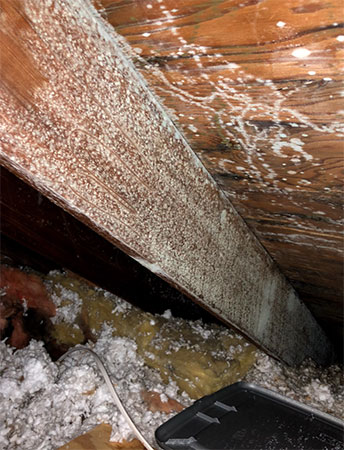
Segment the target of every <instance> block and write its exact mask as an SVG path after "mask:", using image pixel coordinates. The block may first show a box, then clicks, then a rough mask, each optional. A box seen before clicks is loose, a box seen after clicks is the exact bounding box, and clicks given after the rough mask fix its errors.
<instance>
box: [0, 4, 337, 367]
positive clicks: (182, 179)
mask: <svg viewBox="0 0 344 450" xmlns="http://www.w3.org/2000/svg"><path fill="white" fill-rule="evenodd" d="M0 9H1V17H0V20H1V30H2V34H1V48H2V51H1V55H2V56H1V57H2V59H3V61H5V62H9V61H11V62H13V63H12V64H1V61H0V67H1V70H2V72H4V73H6V76H2V77H1V81H0V115H1V125H0V127H1V135H0V144H1V161H2V164H3V165H5V166H6V167H8V168H9V169H10V170H11V171H13V172H15V173H16V174H17V175H18V176H19V177H22V178H23V179H25V180H26V181H27V182H28V183H29V184H31V185H33V186H34V187H36V188H37V189H38V190H39V191H41V192H42V193H44V194H45V195H47V196H48V197H49V198H50V199H51V200H52V201H54V202H55V203H57V204H58V205H60V206H62V207H63V208H65V209H66V210H67V211H69V212H70V213H71V214H72V215H74V216H75V217H77V218H79V219H81V220H82V221H83V222H85V223H86V224H88V225H89V226H90V227H92V228H93V229H94V230H96V231H97V232H98V233H99V234H102V235H103V236H104V237H106V238H107V239H108V240H109V241H110V242H113V243H115V244H116V245H118V246H119V247H120V248H122V249H123V250H124V251H125V252H126V253H128V254H129V255H130V256H132V257H133V258H134V259H136V260H137V261H138V262H140V263H141V264H142V265H144V266H145V267H147V268H148V269H150V270H151V271H152V272H154V273H156V274H158V275H159V276H160V277H162V278H164V279H165V280H167V281H169V282H170V283H172V284H173V285H175V286H177V287H178V288H179V289H180V290H181V291H183V292H185V293H186V294H187V295H189V296H190V297H191V298H193V299H194V300H195V301H197V302H199V303H201V304H202V305H204V306H205V307H206V308H207V309H209V310H210V311H211V312H213V313H215V314H218V315H220V316H221V317H222V319H223V320H225V321H226V322H228V323H229V324H231V325H232V326H234V327H236V328H238V329H240V330H241V331H242V332H243V333H244V334H246V335H247V336H248V337H250V338H251V339H253V340H254V341H255V342H257V343H258V345H260V346H262V347H263V348H265V349H266V350H267V351H268V352H269V353H271V354H272V355H274V356H276V357H278V358H280V359H282V360H284V361H286V362H287V363H290V364H295V363H299V362H301V361H302V360H303V359H304V358H305V357H308V356H309V357H312V358H314V359H315V360H316V361H318V362H326V361H328V359H331V357H332V348H331V345H330V344H329V342H328V340H327V338H326V337H325V335H324V334H323V332H322V330H321V329H320V327H319V326H318V324H317V323H316V321H315V320H314V319H313V317H312V316H311V314H310V313H309V311H308V309H307V308H306V307H305V306H304V305H303V304H302V303H301V302H300V301H299V299H298V297H297V296H296V294H295V292H294V290H293V289H292V287H291V286H290V285H289V284H288V283H287V282H286V280H285V278H284V277H283V276H282V275H281V273H280V272H279V270H278V269H277V267H276V266H275V265H274V263H273V262H272V260H271V259H270V257H269V256H268V254H267V253H266V252H265V251H264V250H263V248H262V247H261V245H260V244H259V243H258V241H257V240H256V238H255V237H254V236H253V235H252V233H251V232H250V231H249V229H248V228H247V226H246V225H245V223H244V222H243V221H242V219H241V218H240V216H239V215H238V214H237V213H236V211H235V210H234V208H233V207H232V206H231V204H230V203H229V202H228V200H227V199H226V198H225V196H224V195H223V194H222V193H221V191H219V189H218V188H217V185H216V184H215V182H214V181H213V179H212V178H211V177H210V176H209V174H208V173H207V172H206V170H205V169H204V167H203V166H202V164H201V163H200V162H199V160H198V159H197V158H196V157H195V155H194V153H193V152H192V151H191V149H190V147H189V146H188V144H187V143H186V141H185V140H184V138H183V137H182V135H181V134H180V133H179V131H178V130H177V129H176V128H175V126H174V125H173V123H172V122H171V120H170V119H169V117H168V115H167V114H166V112H165V111H164V110H163V109H162V107H161V106H160V105H159V103H158V102H157V101H156V99H155V98H154V96H153V95H152V94H151V92H150V91H149V90H148V89H147V87H146V85H145V83H144V82H143V81H142V79H141V78H140V76H139V75H138V74H137V72H136V71H135V69H134V68H133V66H132V65H131V63H130V62H129V61H128V60H127V59H126V58H125V57H124V55H123V53H122V51H121V46H120V41H119V40H118V38H117V36H116V34H115V32H114V31H113V29H112V28H111V27H110V26H109V25H108V24H106V23H105V22H103V21H102V20H101V18H100V17H99V16H98V15H97V13H96V11H95V9H94V8H93V6H92V5H91V3H89V2H88V1H84V0H75V1H73V2H64V1H62V0H54V1H46V2H44V3H43V4H42V3H41V2H39V1H38V0H26V1H19V0H16V1H14V2H13V1H9V0H1V1H0ZM21 61H23V65H22V64H21Z"/></svg>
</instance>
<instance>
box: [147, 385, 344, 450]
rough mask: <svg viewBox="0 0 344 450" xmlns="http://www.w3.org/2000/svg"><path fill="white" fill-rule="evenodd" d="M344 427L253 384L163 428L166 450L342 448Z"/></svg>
mask: <svg viewBox="0 0 344 450" xmlns="http://www.w3.org/2000/svg"><path fill="white" fill-rule="evenodd" d="M343 433H344V426H343V422H341V421H340V420H338V419H335V418H332V417H331V416H329V415H327V414H324V413H321V412H319V411H317V410H315V409H313V408H310V407H308V406H305V405H302V404H301V403H299V402H296V401H293V400H290V399H287V398H285V397H282V396H281V395H278V394H276V393H274V392H272V391H268V390H266V389H262V388H260V387H257V386H255V385H252V384H247V383H243V382H241V383H236V384H233V385H231V386H228V387H226V388H224V389H221V390H220V391H218V392H216V393H215V394H212V395H209V396H207V397H204V398H202V399H200V400H198V401H196V402H195V403H194V404H193V405H192V406H190V407H189V408H187V409H185V410H184V411H182V412H181V413H179V414H178V415H176V416H174V417H173V418H172V419H170V420H169V421H167V422H166V423H165V424H163V425H161V426H160V427H159V428H158V429H157V431H156V433H155V436H156V440H157V442H158V444H159V445H160V447H162V448H163V449H165V450H192V449H194V450H198V449H199V450H200V449H202V450H216V449H218V450H220V449H221V450H225V449H230V450H240V449H242V450H244V449H245V450H249V449H252V450H258V449H262V450H267V449H268V450H281V449H288V450H291V449H297V450H300V449H304V450H307V449H308V450H317V449H319V450H324V449H332V450H333V449H338V450H340V449H343V448H344V441H343Z"/></svg>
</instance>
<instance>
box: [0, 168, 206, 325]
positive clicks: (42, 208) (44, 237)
mask: <svg viewBox="0 0 344 450" xmlns="http://www.w3.org/2000/svg"><path fill="white" fill-rule="evenodd" d="M0 192H1V196H0V211H1V220H0V231H1V235H0V248H1V255H0V258H1V262H2V263H3V264H9V265H14V266H23V265H24V266H29V267H31V268H33V269H35V270H37V271H39V272H43V273H47V272H49V271H50V270H53V269H61V268H63V269H68V270H71V271H72V272H74V273H76V274H78V275H80V276H82V277H84V278H86V279H87V280H89V281H91V282H93V283H95V284H96V285H97V286H100V287H102V288H103V289H106V290H108V291H110V292H112V293H113V294H115V295H118V296H119V297H121V298H124V299H125V300H127V301H129V302H131V303H132V304H134V305H136V306H139V307H141V308H142V309H144V310H145V311H149V312H153V313H160V314H162V313H163V312H164V311H165V310H166V309H171V311H172V313H173V315H175V316H177V317H184V318H185V319H194V320H196V319H200V318H202V319H203V320H205V321H210V320H211V319H212V318H211V316H210V315H209V314H208V313H207V312H206V311H205V310H203V309H202V308H200V307H199V306H197V305H196V304H195V303H193V302H192V301H191V300H190V299H189V298H187V297H185V296H183V295H182V294H181V293H180V292H178V291H177V290H176V289H173V288H172V287H171V286H170V285H169V284H168V283H166V282H165V281H164V280H162V279H161V278H159V277H157V276H156V275H154V274H153V273H152V272H150V271H149V270H147V269H146V268H145V267H143V266H142V265H141V264H139V263H137V262H136V261H135V260H134V259H132V258H130V257H129V256H128V255H126V254H125V253H123V252H122V251H121V250H120V249H118V248H117V247H115V246H114V245H112V244H111V243H110V242H108V241H107V240H106V239H104V238H102V237H101V236H100V235H99V234H97V233H95V232H94V231H93V230H91V229H90V228H89V227H87V226H86V225H84V224H83V223H82V222H80V221H79V220H76V219H75V218H74V217H72V216H71V215H70V214H68V213H67V212H66V211H65V210H63V209H62V208H59V207H58V206H56V205H55V204H54V203H53V202H51V201H50V200H48V199H47V198H46V197H45V196H43V195H41V194H40V193H39V192H38V191H36V190H35V189H33V188H32V187H31V186H29V185H28V184H26V183H24V182H23V181H22V180H20V179H19V178H18V177H16V176H15V175H13V174H12V173H10V172H9V171H8V170H6V169H5V168H4V167H1V170H0Z"/></svg>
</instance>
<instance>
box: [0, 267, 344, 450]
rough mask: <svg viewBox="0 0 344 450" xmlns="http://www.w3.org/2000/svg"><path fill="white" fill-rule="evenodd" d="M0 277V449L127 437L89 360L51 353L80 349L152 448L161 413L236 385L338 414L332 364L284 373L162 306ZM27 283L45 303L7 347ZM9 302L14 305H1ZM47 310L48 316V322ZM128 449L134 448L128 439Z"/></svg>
mask: <svg viewBox="0 0 344 450" xmlns="http://www.w3.org/2000/svg"><path fill="white" fill-rule="evenodd" d="M2 271H3V272H5V274H6V276H5V277H2V279H4V278H6V280H7V281H6V285H3V286H2V292H1V293H2V296H1V302H2V303H1V307H2V312H3V313H4V311H5V309H4V308H5V305H7V309H6V311H5V312H6V314H3V317H6V321H7V322H8V323H7V325H8V324H9V323H10V322H12V326H10V327H9V326H5V327H4V324H2V327H3V329H2V333H3V336H2V337H3V340H2V341H1V343H0V352H1V358H0V361H1V362H0V374H1V377H0V400H1V405H2V408H1V412H0V416H1V420H0V423H1V425H0V427H1V428H0V446H1V448H4V449H9V450H10V449H19V448H20V449H28V450H29V449H30V450H32V449H33V448H35V449H42V450H43V449H44V450H50V449H57V448H61V449H64V450H67V449H70V450H72V449H74V448H75V449H77V448H80V449H87V448H90V447H88V446H90V445H91V442H94V441H93V440H95V442H98V445H100V444H99V442H102V444H101V445H104V447H96V448H107V447H105V445H106V444H105V443H104V442H105V441H106V442H107V440H108V439H109V438H110V440H111V441H113V442H122V441H123V440H124V441H127V442H130V441H132V440H133V438H134V436H133V435H132V432H131V430H130V429H129V428H128V425H127V423H126V422H125V420H124V418H123V416H122V415H121V414H120V413H119V411H118V410H117V408H116V406H115V405H114V404H113V401H112V399H111V396H110V394H109V392H108V389H107V386H106V384H105V383H104V380H103V378H102V377H101V375H100V373H99V370H98V368H97V366H96V365H95V363H94V360H93V359H92V357H91V356H88V355H82V354H78V353H75V354H73V355H72V356H70V357H69V358H67V359H65V360H64V361H63V362H62V363H58V362H56V356H58V355H59V354H60V353H61V352H64V351H65V350H66V349H67V348H69V347H74V346H75V345H76V344H80V343H83V344H86V345H87V346H88V347H89V348H90V349H92V350H93V351H95V352H96V353H97V354H98V355H100V356H101V358H102V359H103V361H104V362H105V364H106V366H107V369H108V370H109V373H110V375H111V379H112V381H113V382H114V385H115V388H116V390H117V391H118V393H119V395H120V398H121V399H122V401H123V403H124V405H125V407H126V408H127V409H128V411H129V413H130V415H131V417H132V418H133V419H134V421H135V423H136V424H137V426H138V428H139V429H140V430H141V432H142V433H143V434H144V436H145V437H146V439H148V441H149V442H150V443H151V444H152V445H153V446H154V438H153V435H154V431H155V429H156V428H157V427H158V426H159V425H160V424H162V423H164V422H165V421H166V420H167V419H168V418H169V417H172V416H173V415H174V414H176V412H178V411H180V410H182V409H183V408H185V407H186V406H189V405H190V404H191V403H192V401H193V400H195V399H198V398H200V397H203V396H204V395H207V394H210V393H213V392H215V391H217V390H218V389H219V388H221V387H224V386H226V385H228V384H232V383H234V382H236V381H241V380H245V381H249V382H254V383H256V384H257V385H259V386H262V387H266V388H269V389H272V390H274V391H277V392H279V393H281V394H283V395H285V396H287V397H289V398H291V399H294V400H299V401H301V402H303V403H306V404H309V405H312V406H314V407H316V408H318V409H319V410H321V411H324V412H326V413H329V414H332V415H333V416H335V417H338V418H340V419H343V418H344V416H343V408H342V405H343V401H344V385H343V379H342V368H341V367H339V366H330V367H328V368H325V369H324V368H322V367H318V366H317V365H316V364H315V363H314V362H312V361H310V360H309V361H305V362H304V363H303V364H302V365H301V366H300V367H299V368H288V367H287V366H285V365H283V364H282V363H279V362H277V361H275V360H274V359H272V358H271V357H269V356H268V355H266V354H265V353H264V352H262V351H261V350H258V349H257V348H256V347H254V346H253V345H252V344H251V343H249V342H247V341H246V340H245V339H244V338H243V337H242V336H241V335H239V334H237V333H235V332H233V331H231V330H229V329H228V328H226V327H224V326H221V325H218V324H205V323H203V322H202V321H200V320H198V321H188V320H185V319H181V318H175V317H173V316H172V314H171V312H170V311H169V310H167V311H165V313H164V314H162V315H159V314H152V313H147V312H144V311H142V310H140V309H139V308H137V307H134V306H132V305H130V304H129V303H127V302H126V301H124V300H122V299H120V298H119V297H117V296H115V295H113V294H110V293H109V292H107V291H104V290H103V289H100V288H99V287H97V286H95V285H93V284H90V283H89V282H87V281H86V280H83V279H81V278H80V277H77V276H75V275H73V274H72V273H66V272H60V271H52V272H50V273H49V274H48V275H46V276H43V275H42V274H38V273H32V271H27V270H26V271H24V272H23V271H19V270H18V269H11V268H8V267H2ZM13 275H14V276H13ZM19 280H21V283H18V281H19ZM33 281H34V286H32V283H33ZM30 285H31V287H33V288H34V292H35V295H36V296H37V295H40V297H41V298H43V297H44V298H45V302H41V304H43V303H44V304H45V305H49V307H46V308H45V309H44V308H43V309H44V312H43V314H42V309H41V311H40V312H41V314H39V316H37V317H39V319H37V320H39V321H43V320H44V322H45V326H44V328H45V332H44V334H43V335H42V336H41V337H40V339H39V338H38V336H37V335H36V339H30V340H29V341H28V342H26V341H25V345H24V346H23V348H21V349H18V350H15V348H14V347H13V346H11V345H9V341H11V334H13V333H16V331H18V330H16V329H15V328H16V327H19V325H18V323H17V325H15V323H14V319H15V318H18V317H20V315H21V314H22V317H23V321H25V316H26V315H28V314H30V313H32V312H33V311H36V312H37V304H36V305H35V304H33V303H32V302H31V298H32V292H33V290H32V289H31V290H30ZM25 292H26V293H27V295H26V297H27V300H23V297H25ZM15 295H16V296H17V297H16V298H15ZM11 301H12V306H13V305H15V308H12V309H11V308H10V307H9V304H10V302H11ZM52 307H53V308H56V314H54V315H53V316H52V317H51V310H52ZM33 329H35V327H33ZM6 333H7V337H5V336H4V335H5V334H6ZM16 334H17V335H18V333H16ZM26 344H27V345H26ZM47 349H49V350H50V352H51V354H53V355H54V358H53V359H52V357H51V356H50V355H49V353H48V352H47ZM106 424H109V425H110V426H111V430H112V431H111V437H110V427H109V425H106ZM92 430H93V431H92ZM86 433H87V434H86ZM97 433H98V434H97ZM84 434H86V436H84V437H83V438H78V436H81V435H84ZM74 439H76V440H75V442H74V444H73V443H71V444H69V442H70V441H72V440H74ZM104 439H105V441H104ZM73 445H75V447H73ZM77 445H79V447H78V446H77ZM116 445H117V444H116ZM120 445H123V447H121V446H120ZM125 445H126V444H124V443H123V442H122V444H118V446H116V447H111V448H125V447H124V446H125ZM128 445H129V444H128ZM132 445H133V446H134V447H135V448H141V447H140V443H138V442H137V441H134V443H133V444H132ZM142 448H143V447H142Z"/></svg>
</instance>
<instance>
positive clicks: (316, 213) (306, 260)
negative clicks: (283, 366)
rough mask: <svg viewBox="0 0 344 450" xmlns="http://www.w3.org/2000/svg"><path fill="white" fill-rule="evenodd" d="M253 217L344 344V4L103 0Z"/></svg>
mask: <svg viewBox="0 0 344 450" xmlns="http://www.w3.org/2000/svg"><path fill="white" fill-rule="evenodd" d="M95 3H96V5H97V7H98V9H99V11H100V12H101V14H102V15H103V17H104V18H106V20H108V21H109V22H110V23H111V24H112V25H113V26H114V28H115V29H116V31H117V32H118V33H120V34H121V35H122V36H124V37H125V39H126V40H127V41H128V42H129V43H130V45H131V56H132V58H133V59H134V61H135V63H136V66H137V67H138V68H139V70H140V71H141V73H142V74H143V76H144V77H145V79H146V80H147V82H148V84H149V86H150V87H151V88H152V89H153V90H154V91H155V92H156V93H157V95H158V96H159V97H160V99H161V100H162V101H163V103H164V105H165V106H166V107H168V108H169V110H170V114H171V116H172V117H173V119H174V121H175V122H176V123H177V124H178V125H179V126H180V127H181V129H182V130H183V131H184V134H185V136H186V137H187V139H188V142H189V143H190V144H191V147H192V149H193V150H194V151H195V152H196V154H197V155H198V156H199V157H200V158H201V160H202V161H203V163H204V164H205V166H206V168H207V169H208V170H209V172H210V173H211V175H212V176H213V177H214V178H215V180H216V181H217V183H218V185H219V186H220V187H221V188H222V189H223V191H224V192H225V193H226V195H227V196H228V197H229V198H230V200H231V201H232V203H233V205H234V206H235V208H236V209H237V210H238V211H239V213H240V214H241V215H242V217H243V218H244V219H245V221H246V223H247V224H248V225H249V226H250V227H251V229H252V230H253V231H254V233H255V234H256V235H257V236H258V238H259V240H260V242H261V243H262V244H263V245H264V247H265V248H266V249H267V250H268V252H269V253H270V255H271V256H272V257H273V258H274V260H275V261H276V262H277V264H278V265H279V267H280V268H281V270H282V271H283V273H284V274H285V275H286V276H287V277H288V279H289V280H290V281H291V283H292V284H293V285H294V286H295V288H296V289H297V291H298V293H299V294H300V296H301V298H303V299H304V300H305V301H306V302H307V305H308V306H309V307H310V309H311V310H312V311H313V313H314V314H315V316H316V317H317V319H318V320H319V321H320V322H321V323H322V324H323V325H324V326H325V327H326V330H327V331H328V332H329V333H330V334H332V336H333V338H334V340H336V341H337V343H338V344H339V345H340V344H341V342H342V336H343V334H342V333H343V233H342V232H343V214H342V203H343V196H342V195H343V183H342V181H343V135H344V128H343V103H344V102H343V87H344V85H343V78H344V72H343V71H344V64H343V63H344V49H343V41H344V30H343V19H344V11H343V3H342V1H341V0H330V1H326V2H325V1H323V0H288V1H284V2H283V1H279V0H259V1H258V0H253V1H252V0H250V1H246V0H226V1H225V0H214V1H209V0H178V1H175V0H117V1H116V0H95Z"/></svg>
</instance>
